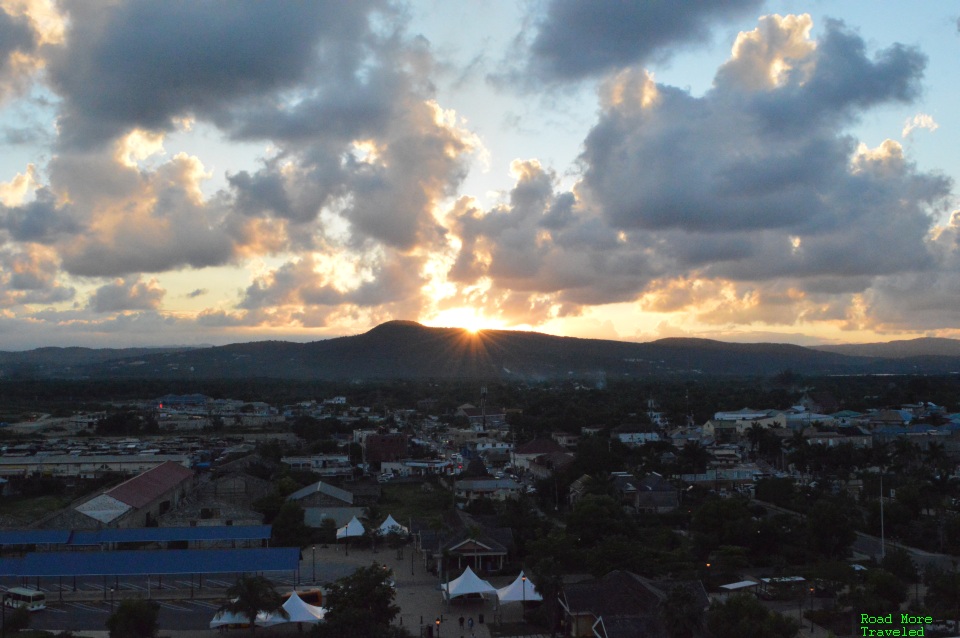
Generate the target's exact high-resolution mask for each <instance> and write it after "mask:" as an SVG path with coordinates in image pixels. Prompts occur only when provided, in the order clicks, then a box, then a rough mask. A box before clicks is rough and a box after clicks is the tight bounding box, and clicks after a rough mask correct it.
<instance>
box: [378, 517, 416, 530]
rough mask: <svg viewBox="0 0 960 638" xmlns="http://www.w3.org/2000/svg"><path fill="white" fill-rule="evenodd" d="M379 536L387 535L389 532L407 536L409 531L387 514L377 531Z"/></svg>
mask: <svg viewBox="0 0 960 638" xmlns="http://www.w3.org/2000/svg"><path fill="white" fill-rule="evenodd" d="M377 531H378V532H379V533H380V534H389V533H390V532H395V533H397V534H409V533H410V530H408V529H407V528H406V527H404V526H403V525H401V524H400V523H398V522H397V521H396V520H395V519H394V518H393V515H391V514H387V520H385V521H383V524H382V525H381V526H380V527H379V528H378V530H377Z"/></svg>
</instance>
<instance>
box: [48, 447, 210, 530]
mask: <svg viewBox="0 0 960 638" xmlns="http://www.w3.org/2000/svg"><path fill="white" fill-rule="evenodd" d="M193 479H194V473H193V470H190V469H187V468H185V467H183V466H182V465H180V464H178V463H173V462H169V461H168V462H166V463H163V464H161V465H158V466H157V467H154V468H152V469H150V470H147V471H146V472H143V473H141V474H138V475H137V476H135V477H133V478H132V479H129V480H127V481H124V482H123V483H121V484H120V485H117V486H116V487H113V488H111V489H109V490H107V491H106V492H103V493H102V494H99V495H97V496H94V497H93V498H91V499H89V500H87V501H85V502H83V503H81V504H80V505H77V506H76V507H73V508H68V509H66V510H63V511H61V512H59V513H58V514H56V515H54V516H52V517H50V518H49V519H47V520H46V521H44V523H43V525H44V527H57V528H64V527H67V528H71V529H92V528H101V527H154V526H156V525H157V524H158V521H159V518H160V517H161V516H163V515H164V514H166V513H167V512H169V511H171V510H172V509H174V508H176V507H177V506H178V505H179V504H180V503H181V501H183V499H184V498H185V497H186V496H187V494H188V493H189V492H190V490H191V489H192V488H193Z"/></svg>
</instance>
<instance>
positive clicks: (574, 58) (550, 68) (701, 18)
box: [529, 0, 763, 81]
mask: <svg viewBox="0 0 960 638" xmlns="http://www.w3.org/2000/svg"><path fill="white" fill-rule="evenodd" d="M762 4H763V3H762V1H761V0H689V1H685V2H661V1H652V2H621V1H615V0H601V1H600V2H581V1H579V0H551V2H549V4H548V5H547V8H546V10H545V15H544V17H543V19H542V20H541V21H540V22H539V24H538V25H537V34H536V36H535V37H534V39H533V42H532V43H530V51H529V56H530V63H529V64H530V68H531V70H532V71H533V73H534V74H536V75H537V76H538V77H540V78H542V79H544V80H548V81H554V80H560V81H563V80H578V79H581V78H585V77H588V76H592V75H599V74H602V73H605V72H607V71H610V70H612V69H617V68H622V67H625V66H630V65H632V64H636V63H640V62H645V61H648V60H650V59H652V58H661V59H662V58H666V57H667V56H668V55H669V54H670V53H672V52H674V51H676V47H677V45H685V44H691V43H695V42H701V41H704V40H708V39H709V36H710V29H711V27H712V26H713V24H715V23H718V22H723V21H729V20H732V19H735V18H739V17H741V16H746V15H748V14H751V13H753V12H754V11H756V10H757V9H758V8H759V7H760V6H761V5H762Z"/></svg>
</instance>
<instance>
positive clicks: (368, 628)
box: [314, 563, 400, 638]
mask: <svg viewBox="0 0 960 638" xmlns="http://www.w3.org/2000/svg"><path fill="white" fill-rule="evenodd" d="M392 576H393V572H392V571H391V570H389V569H388V568H387V567H385V566H384V565H380V564H378V563H373V564H371V565H370V566H369V567H360V568H359V569H357V571H355V572H354V573H353V574H351V575H350V576H345V577H343V578H341V579H339V580H337V581H336V582H334V583H331V584H330V585H329V586H328V588H327V596H326V599H325V600H324V607H325V608H326V609H327V613H326V615H325V616H324V622H323V623H322V624H321V625H318V626H317V628H316V629H315V630H314V634H315V635H317V636H322V637H324V638H340V637H341V636H343V637H344V638H347V637H350V638H380V637H381V636H388V635H391V634H390V631H391V629H390V625H391V623H392V622H393V619H394V618H396V616H397V614H399V613H400V607H399V606H398V605H396V604H395V602H394V599H395V598H396V595H397V592H396V590H395V589H394V588H393V586H392V585H391V578H392ZM393 635H395V634H393Z"/></svg>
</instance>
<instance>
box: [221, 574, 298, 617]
mask: <svg viewBox="0 0 960 638" xmlns="http://www.w3.org/2000/svg"><path fill="white" fill-rule="evenodd" d="M227 598H229V599H230V602H228V603H226V604H225V605H224V606H223V607H222V609H225V610H227V611H229V612H231V613H234V614H239V615H241V616H246V617H247V618H248V619H249V621H250V625H251V626H255V625H254V622H255V621H256V620H257V614H259V613H260V612H261V611H263V612H266V613H268V614H270V613H273V612H277V613H279V614H280V615H281V616H283V617H284V618H286V617H287V611H286V610H285V609H284V608H283V598H282V597H281V596H280V594H278V593H277V590H276V589H274V587H273V583H271V582H270V581H269V580H268V579H266V578H264V577H263V576H241V577H240V578H238V579H237V582H235V583H234V584H233V585H231V586H230V587H229V588H228V589H227Z"/></svg>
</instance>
